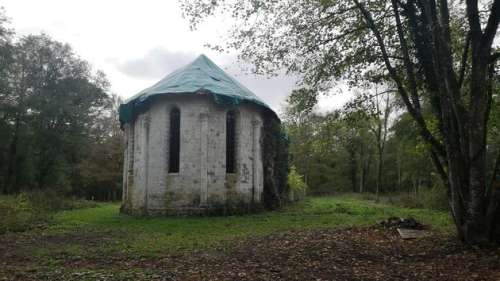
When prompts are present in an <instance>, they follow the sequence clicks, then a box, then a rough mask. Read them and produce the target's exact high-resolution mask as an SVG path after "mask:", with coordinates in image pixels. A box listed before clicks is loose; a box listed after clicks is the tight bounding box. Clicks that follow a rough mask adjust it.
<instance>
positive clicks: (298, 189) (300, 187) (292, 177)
mask: <svg viewBox="0 0 500 281" xmlns="http://www.w3.org/2000/svg"><path fill="white" fill-rule="evenodd" d="M288 186H289V187H290V200H291V201H297V200H300V199H302V198H304V196H305V194H306V190H307V184H306V183H305V182H304V180H303V179H302V175H300V174H299V173H298V172H297V170H296V169H295V167H294V166H292V167H291V168H290V172H289V173H288Z"/></svg>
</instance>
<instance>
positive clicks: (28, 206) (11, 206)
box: [0, 190, 96, 234]
mask: <svg viewBox="0 0 500 281" xmlns="http://www.w3.org/2000/svg"><path fill="white" fill-rule="evenodd" d="M93 206H96V203H94V202H91V201H86V200H81V199H72V198H67V197H63V196H61V195H59V194H58V193H57V192H55V191H53V190H46V191H32V192H22V193H20V194H17V195H1V196H0V234H1V233H5V232H19V231H25V230H28V229H31V228H35V227H39V226H41V225H43V224H45V223H47V222H48V221H49V220H50V219H51V218H52V214H53V213H54V212H56V211H59V210H69V209H77V208H86V207H93Z"/></svg>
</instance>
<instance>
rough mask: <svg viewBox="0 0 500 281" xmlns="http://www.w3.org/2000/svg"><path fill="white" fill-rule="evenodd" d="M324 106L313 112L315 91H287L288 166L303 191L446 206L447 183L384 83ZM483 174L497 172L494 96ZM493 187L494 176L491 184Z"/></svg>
mask: <svg viewBox="0 0 500 281" xmlns="http://www.w3.org/2000/svg"><path fill="white" fill-rule="evenodd" d="M353 93H354V95H353V97H352V99H351V100H349V101H348V102H347V104H345V105H344V106H342V107H341V108H339V109H337V110H334V111H330V112H319V111H318V110H317V107H316V106H317V103H318V100H317V99H318V93H316V92H312V91H310V90H306V89H299V90H295V91H294V92H292V94H291V95H290V96H289V97H288V99H287V101H286V105H285V107H284V113H283V116H282V119H283V124H284V126H285V128H286V131H287V133H288V134H289V136H290V154H291V163H290V165H291V166H293V167H295V169H296V170H297V172H298V173H299V174H301V175H303V179H304V181H305V183H306V184H307V186H308V191H307V193H308V194H309V195H327V194H335V193H346V192H348V193H362V194H365V195H364V197H365V198H370V199H373V200H376V201H378V200H379V197H383V198H384V199H385V200H387V199H388V200H389V201H391V203H399V204H401V205H404V206H409V207H426V208H431V209H441V210H444V209H448V208H449V205H448V199H447V196H446V187H445V186H443V184H442V181H441V179H440V178H439V175H438V174H437V173H436V171H435V168H434V166H433V164H432V160H431V157H430V155H429V151H428V147H427V145H426V143H425V142H424V141H423V140H422V138H421V136H420V134H419V131H418V130H419V129H418V127H417V126H416V124H415V122H414V121H413V120H412V119H411V117H410V116H409V114H408V113H407V112H405V110H404V105H403V104H402V102H401V100H400V99H398V98H397V96H395V95H394V94H393V93H392V92H391V91H390V90H388V87H387V86H386V85H384V84H368V85H366V86H365V87H359V88H356V89H353ZM488 143H489V145H488V156H489V157H488V159H489V160H490V161H489V163H488V170H489V176H492V174H493V173H494V171H495V170H498V167H495V165H497V166H498V160H497V159H498V153H499V151H500V102H499V96H498V92H496V93H495V95H494V97H493V102H492V110H491V120H490V126H489V128H488ZM493 184H496V185H498V184H499V183H498V179H497V180H495V181H494V182H493Z"/></svg>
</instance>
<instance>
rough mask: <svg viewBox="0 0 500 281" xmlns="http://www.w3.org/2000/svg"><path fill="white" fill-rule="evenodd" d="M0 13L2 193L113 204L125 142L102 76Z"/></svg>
mask: <svg viewBox="0 0 500 281" xmlns="http://www.w3.org/2000/svg"><path fill="white" fill-rule="evenodd" d="M7 26H8V19H7V18H6V15H5V12H3V11H1V10H0V192H1V193H3V194H17V193H19V192H21V191H23V192H30V191H43V193H44V194H45V195H46V196H47V198H50V197H53V196H57V195H60V196H76V197H82V198H86V199H96V200H118V199H119V198H121V197H120V194H121V177H122V176H121V166H122V161H123V160H122V158H123V157H122V140H121V131H120V128H119V122H118V120H117V109H118V106H119V104H120V102H121V100H120V98H119V97H118V96H117V95H113V94H110V93H109V82H108V81H107V79H106V77H105V74H104V73H103V72H100V71H95V70H93V69H92V67H91V65H90V64H89V63H88V62H87V61H85V60H84V59H82V58H80V57H79V56H78V55H77V54H75V53H74V51H73V50H72V48H71V47H70V46H69V45H68V44H65V43H63V42H58V41H56V40H54V39H52V38H51V37H50V36H48V35H46V34H39V35H27V36H17V35H16V34H15V32H14V30H11V29H9V28H8V27H7Z"/></svg>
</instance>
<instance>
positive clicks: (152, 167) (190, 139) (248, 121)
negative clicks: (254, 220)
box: [120, 55, 279, 214]
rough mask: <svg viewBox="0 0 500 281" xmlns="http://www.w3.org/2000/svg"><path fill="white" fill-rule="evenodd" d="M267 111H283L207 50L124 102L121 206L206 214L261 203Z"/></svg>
mask: <svg viewBox="0 0 500 281" xmlns="http://www.w3.org/2000/svg"><path fill="white" fill-rule="evenodd" d="M266 116H267V117H266ZM269 116H271V117H272V118H275V119H277V117H276V114H275V113H274V112H273V111H272V110H271V109H270V108H269V106H267V105H266V104H265V103H264V102H263V101H262V100H261V99H259V98H258V97H257V96H256V95H254V94H253V93H252V92H251V91H250V90H248V89H247V88H245V87H244V86H243V85H241V84H240V83H238V82H237V81H236V80H235V79H233V78H231V77H230V76H229V75H228V74H226V73H225V72H224V71H223V70H222V69H220V68H219V67H218V66H217V65H215V64H214V63H213V62H212V61H211V60H210V59H208V58H207V57H206V56H204V55H201V56H199V57H198V58H197V59H196V60H194V61H193V62H192V63H190V64H188V65H187V66H185V67H183V68H181V69H178V70H176V71H174V72H173V73H171V74H169V75H168V76H166V77H165V78H164V79H162V80H160V81H159V82H158V83H156V84H154V85H153V86H151V87H149V88H147V89H145V90H143V91H141V92H140V93H139V94H137V95H136V96H134V97H132V98H130V99H129V100H127V101H126V102H125V103H123V104H122V105H121V106H120V122H121V125H122V129H123V131H124V136H125V151H124V170H123V203H122V208H121V210H122V212H125V213H130V214H200V213H206V212H211V211H217V210H220V209H227V208H247V207H248V206H255V205H259V204H260V203H261V201H262V195H263V189H264V168H263V151H262V143H263V134H264V133H263V125H264V124H263V123H264V122H266V121H265V120H267V119H266V118H269ZM278 120H279V119H278Z"/></svg>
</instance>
